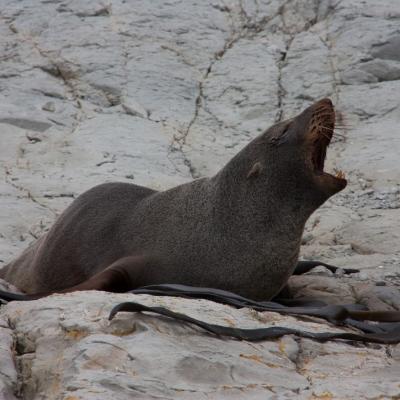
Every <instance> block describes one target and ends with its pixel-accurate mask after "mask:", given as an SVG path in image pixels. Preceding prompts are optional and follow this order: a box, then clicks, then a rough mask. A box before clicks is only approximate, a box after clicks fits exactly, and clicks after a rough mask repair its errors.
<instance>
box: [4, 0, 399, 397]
mask: <svg viewBox="0 0 400 400" xmlns="http://www.w3.org/2000/svg"><path fill="white" fill-rule="evenodd" d="M399 22H400V3H398V2H396V1H393V0H382V1H379V2H376V1H373V0H349V1H339V0H287V1H280V0H242V1H239V0H231V1H222V0H221V1H219V0H215V1H195V0H171V1H145V0H142V1H140V0H137V1H135V2H130V1H124V0H109V1H107V2H104V1H97V0H93V1H90V2H82V1H78V0H67V1H61V0H46V1H41V2H37V1H32V0H21V1H18V2H16V1H14V0H0V67H1V68H0V138H1V143H2V146H0V206H1V208H0V209H1V211H0V226H1V232H0V261H1V263H5V262H7V261H9V260H10V259H12V258H13V257H14V256H16V255H17V254H18V253H19V252H20V251H21V250H22V249H24V248H25V247H27V245H28V244H29V242H31V241H32V240H34V239H35V238H37V237H38V236H40V235H41V234H42V233H43V232H45V231H46V230H47V229H48V227H49V226H50V224H51V223H52V222H53V221H54V219H55V217H56V216H57V215H58V214H59V213H60V212H61V211H62V210H63V209H64V208H65V206H66V205H67V204H69V203H70V202H71V201H72V200H73V198H74V197H76V196H77V195H78V194H79V193H81V192H83V191H84V190H86V189H88V188H89V187H91V186H93V185H95V184H98V183H102V182H105V181H113V180H120V181H126V182H134V183H137V184H142V185H146V186H151V187H153V188H156V189H164V188H168V187H171V186H173V185H176V184H179V183H182V182H185V181H189V180H190V179H192V178H196V177H199V176H202V175H209V174H212V173H214V172H215V171H217V170H218V169H219V168H220V167H221V166H222V165H223V164H224V163H225V162H226V161H227V160H228V159H229V158H230V157H231V156H232V155H233V154H235V153H237V152H238V151H239V150H240V149H241V148H242V147H243V146H244V144H245V143H247V142H248V141H249V140H250V139H251V138H253V137H255V136H256V135H258V134H259V133H260V132H261V131H262V130H264V129H265V128H267V127H268V126H270V125H271V124H272V123H274V122H276V121H279V120H281V119H283V118H287V117H290V116H293V115H295V114H296V113H297V112H298V111H300V110H301V109H303V108H305V107H306V106H307V105H309V104H310V103H312V102H313V101H315V100H317V99H320V98H322V97H325V96H329V97H331V98H332V100H333V101H334V103H335V105H336V108H337V110H338V115H339V118H338V119H339V121H338V122H339V125H340V126H341V129H340V130H338V134H337V135H336V137H335V140H334V142H335V143H334V144H333V145H331V146H330V151H329V155H328V157H329V160H328V165H329V167H328V169H330V170H333V169H334V168H336V169H343V170H344V171H345V172H346V175H347V178H348V180H349V186H348V188H347V189H346V190H345V191H343V192H342V193H341V194H339V195H338V196H336V197H335V198H333V199H332V200H331V201H330V202H328V203H327V204H325V205H324V206H323V207H322V208H321V209H320V210H318V211H317V212H316V213H315V214H314V215H313V216H312V217H311V219H310V221H309V223H308V225H307V229H306V232H305V235H304V240H303V243H304V245H303V248H302V256H303V257H304V258H307V259H313V258H314V259H321V260H323V261H325V262H329V263H332V264H335V265H338V266H348V267H355V268H360V269H361V270H362V271H361V272H360V273H359V274H357V276H356V277H353V278H346V277H343V278H341V277H337V276H329V274H326V273H325V272H322V275H318V274H316V273H314V274H312V275H308V276H304V277H301V278H299V277H298V278H296V279H293V280H292V282H291V285H292V288H293V290H294V292H295V294H296V295H299V296H300V295H304V294H307V295H316V296H319V297H321V296H322V295H324V296H326V297H327V298H329V300H330V301H337V302H342V301H343V299H345V300H346V301H347V300H349V301H356V302H361V303H364V304H368V305H370V306H371V307H373V308H380V309H382V308H384V309H400V304H399V291H398V288H399V264H400V240H399V239H400V228H399V223H398V222H399V220H400V184H399V182H400V169H399V168H398V154H399V151H400V138H399V135H398V126H399V123H400V98H399V95H398V93H399V91H400V53H399V51H398V49H399V46H400V30H399ZM338 283H339V284H338ZM127 297H129V296H128V295H126V296H123V295H111V294H104V293H81V294H73V295H68V296H54V297H52V298H51V299H48V300H47V301H45V300H41V301H36V302H31V303H24V304H22V303H13V304H9V305H7V306H5V307H2V308H1V311H0V353H1V354H0V360H1V362H0V398H4V399H15V398H25V399H69V400H72V399H102V398H104V399H109V398H111V397H114V398H116V399H125V398H135V397H136V398H171V399H172V398H174V399H175V398H188V399H189V398H190V399H196V398H199V399H200V398H206V397H208V398H215V399H220V398H221V399H222V398H240V399H242V398H246V399H252V398H257V399H258V398H263V399H268V398H270V399H281V398H282V399H284V398H294V397H296V398H299V399H334V398H335V399H355V398H357V399H377V398H380V399H386V398H387V399H389V398H397V397H399V396H400V387H399V386H398V375H399V365H400V364H399V360H400V349H399V346H354V345H352V344H349V343H338V342H329V343H325V344H317V343H315V342H312V341H309V340H303V339H298V338H292V337H287V338H284V339H282V341H274V342H262V343H259V344H249V343H245V342H237V341H233V340H220V339H215V338H211V337H210V336H209V335H206V334H204V333H202V332H200V331H198V330H196V329H193V328H189V327H187V326H183V325H181V324H180V323H176V322H173V321H169V320H165V319H162V318H154V317H152V316H147V315H132V314H129V315H123V314H121V316H119V317H118V319H117V320H115V321H113V322H112V323H111V324H108V323H106V316H107V314H108V311H109V309H110V308H111V307H112V305H113V304H114V303H115V302H118V301H121V300H122V299H125V298H127ZM140 299H143V301H146V302H148V303H149V304H153V303H155V304H159V302H165V304H167V305H170V306H171V308H173V309H175V310H181V311H185V312H187V313H189V314H190V315H193V316H195V317H196V316H197V317H199V318H200V319H210V320H213V321H216V322H219V323H224V321H225V323H227V324H230V323H233V324H237V325H238V326H242V327H244V326H248V327H250V326H258V324H259V323H262V325H265V324H266V323H269V322H270V321H271V319H272V320H274V321H278V323H279V324H289V323H291V324H296V325H297V326H298V325H301V324H304V323H305V322H303V321H299V320H292V319H288V318H282V317H280V316H275V315H272V314H269V313H264V314H258V313H253V312H250V311H249V310H241V311H238V310H233V309H231V308H229V307H223V306H219V305H215V304H213V303H210V302H206V301H194V300H176V299H151V298H149V297H141V298H140ZM260 320H261V322H260ZM313 327H314V328H315V329H321V330H324V329H325V330H326V329H331V328H330V327H329V326H327V325H326V324H317V323H315V324H314V326H313Z"/></svg>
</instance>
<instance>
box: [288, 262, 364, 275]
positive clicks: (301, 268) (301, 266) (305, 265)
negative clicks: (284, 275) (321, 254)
mask: <svg viewBox="0 0 400 400" xmlns="http://www.w3.org/2000/svg"><path fill="white" fill-rule="evenodd" d="M319 265H322V266H323V267H325V268H326V269H328V270H329V271H331V272H333V273H335V272H336V271H337V270H340V269H341V270H343V271H344V273H345V274H346V275H348V274H355V273H356V272H360V271H359V270H358V269H352V268H339V267H335V266H333V265H330V264H326V263H324V262H321V261H299V262H298V263H297V265H296V269H295V270H294V272H293V275H302V274H305V273H306V272H309V271H311V270H312V269H313V268H315V267H318V266H319Z"/></svg>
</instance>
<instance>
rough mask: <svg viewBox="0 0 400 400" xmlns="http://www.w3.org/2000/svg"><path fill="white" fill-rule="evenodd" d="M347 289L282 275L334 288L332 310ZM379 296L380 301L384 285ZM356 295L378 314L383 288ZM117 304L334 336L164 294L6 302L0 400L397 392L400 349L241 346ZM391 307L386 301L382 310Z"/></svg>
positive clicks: (292, 340)
mask: <svg viewBox="0 0 400 400" xmlns="http://www.w3.org/2000/svg"><path fill="white" fill-rule="evenodd" d="M310 280H311V281H310ZM352 281H354V280H350V279H346V278H335V277H332V276H331V277H329V276H318V275H317V274H313V275H308V276H305V277H301V278H297V277H296V279H292V282H291V287H292V290H293V292H294V293H295V294H296V293H297V294H300V293H303V294H304V293H307V290H311V291H312V290H314V291H315V290H316V288H317V287H319V288H320V293H322V292H323V291H324V288H325V291H328V292H329V287H331V288H333V287H336V292H338V290H339V291H341V295H340V296H337V302H339V300H338V298H341V299H342V300H349V301H354V297H351V296H350V295H348V296H347V297H346V291H347V292H348V293H351V292H352V293H353V294H354V293H356V291H354V290H350V289H349V288H350V287H357V284H355V285H354V284H351V285H350V283H351V282H352ZM311 282H314V285H311ZM353 283H354V282H353ZM358 284H359V285H361V284H362V283H360V282H358ZM302 287H303V288H304V287H307V288H308V289H307V290H306V291H305V290H304V289H302ZM310 288H311V289H310ZM338 288H339V289H338ZM380 288H381V287H380ZM359 289H360V287H359ZM364 289H365V288H364ZM369 289H371V286H370V287H369ZM384 289H385V290H386V291H389V293H390V290H391V288H390V287H386V288H385V287H384ZM360 290H361V289H360ZM366 291H367V292H368V293H369V294H370V297H369V301H370V304H376V305H377V306H378V307H379V308H381V309H382V304H383V303H382V301H383V300H377V299H378V297H381V298H384V296H383V295H382V290H381V292H379V293H378V294H376V293H375V296H374V295H373V294H371V293H374V292H373V290H366ZM355 295H357V293H356V294H355ZM389 297H390V296H389ZM333 298H334V296H332V290H331V296H330V300H331V301H333V302H334V300H333ZM391 299H392V300H393V296H392V297H391ZM124 301H136V302H140V303H142V304H145V305H149V306H164V307H167V308H170V309H172V310H174V311H177V312H181V313H186V314H188V315H190V316H192V317H194V318H197V319H200V320H203V321H206V322H209V323H215V324H221V325H227V326H233V327H242V328H258V327H266V326H274V325H277V326H286V327H292V328H294V327H296V328H299V329H302V330H307V331H313V332H323V331H340V330H344V329H342V328H338V327H335V326H332V325H330V324H328V323H326V322H325V321H321V320H319V319H316V318H300V319H299V318H294V317H287V316H282V315H280V314H277V313H270V312H257V311H254V310H251V309H241V310H238V309H235V308H232V307H229V306H225V305H221V304H217V303H214V302H211V301H207V300H194V299H182V298H174V297H154V296H149V295H133V294H111V293H106V292H97V291H93V292H80V293H71V294H67V295H53V296H51V297H49V298H44V299H40V300H36V301H31V302H12V303H9V304H7V305H5V306H2V307H1V309H0V353H1V354H0V359H1V363H0V398H1V399H5V400H16V399H21V398H22V399H35V400H36V399H38V400H39V399H65V400H67V399H68V400H75V399H82V400H83V399H84V400H89V399H96V400H101V399H107V400H108V399H111V398H113V399H121V400H122V399H132V398H138V399H205V398H207V399H293V398H296V399H394V398H398V396H399V394H400V388H399V380H398V376H399V373H400V345H395V346H384V345H376V344H367V345H365V344H359V343H354V342H344V341H331V342H326V343H319V342H315V341H312V340H309V339H301V338H298V337H296V336H292V335H290V336H285V337H283V338H281V339H278V340H272V341H261V342H256V343H250V342H246V341H238V340H235V339H229V338H220V337H216V336H214V335H211V334H208V333H206V332H204V331H202V330H201V329H200V328H197V327H193V326H190V325H187V324H184V323H182V322H179V321H176V320H172V319H169V318H165V317H160V316H155V315H152V314H148V313H123V312H121V313H119V314H118V315H117V316H116V317H115V318H114V320H112V321H109V320H108V315H109V312H110V310H111V309H112V307H113V306H115V305H116V304H118V303H120V302H124ZM379 301H380V302H381V303H379ZM395 303H396V300H395ZM399 306H400V299H397V303H396V304H392V306H389V305H387V307H386V309H396V308H399Z"/></svg>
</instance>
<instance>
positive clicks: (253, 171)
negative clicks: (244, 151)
mask: <svg viewBox="0 0 400 400" xmlns="http://www.w3.org/2000/svg"><path fill="white" fill-rule="evenodd" d="M262 170H263V166H262V164H261V163H260V161H257V162H255V163H254V164H253V166H252V167H251V168H250V171H249V173H248V174H247V176H246V178H247V179H250V178H257V177H258V176H259V175H260V174H261V172H262Z"/></svg>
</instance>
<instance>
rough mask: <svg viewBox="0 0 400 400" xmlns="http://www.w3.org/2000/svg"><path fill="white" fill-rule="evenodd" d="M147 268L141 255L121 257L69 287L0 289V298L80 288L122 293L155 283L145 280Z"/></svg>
mask: <svg viewBox="0 0 400 400" xmlns="http://www.w3.org/2000/svg"><path fill="white" fill-rule="evenodd" d="M149 268H151V266H150V264H149V263H148V262H147V261H146V259H145V258H144V257H142V256H129V257H123V258H120V259H118V260H117V261H115V262H113V263H112V264H111V265H110V266H109V267H107V268H106V269H105V270H104V271H101V272H99V273H97V274H95V275H93V276H92V277H90V278H89V279H87V280H86V281H84V282H81V283H79V284H78V285H75V286H72V287H70V288H67V289H63V290H56V291H53V292H45V293H43V292H42V293H36V294H19V293H12V292H6V291H3V290H0V299H3V300H5V301H29V300H37V299H41V298H42V297H46V296H50V295H51V294H64V293H71V292H77V291H82V290H103V291H105V292H113V293H124V292H128V291H129V290H133V289H135V288H137V287H139V286H144V285H146V284H150V283H157V282H146V281H145V279H144V277H145V276H146V270H149Z"/></svg>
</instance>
